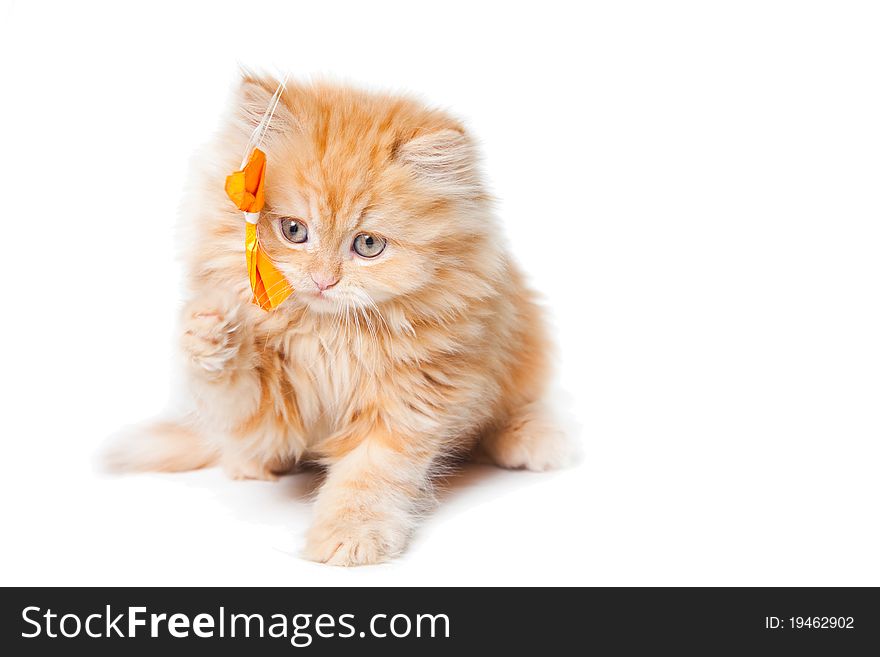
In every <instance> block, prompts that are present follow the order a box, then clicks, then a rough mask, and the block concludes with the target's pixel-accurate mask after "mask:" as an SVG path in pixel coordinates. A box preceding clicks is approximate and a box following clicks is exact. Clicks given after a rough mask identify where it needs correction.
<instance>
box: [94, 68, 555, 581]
mask: <svg viewBox="0 0 880 657" xmlns="http://www.w3.org/2000/svg"><path fill="white" fill-rule="evenodd" d="M276 85H277V82H276V81H275V80H271V79H264V78H257V77H250V76H246V77H245V79H244V80H243V81H242V83H241V86H240V89H239V91H238V92H237V94H236V98H235V101H234V103H233V107H234V109H233V111H232V113H231V115H230V116H229V118H228V121H227V122H226V124H225V127H224V128H223V130H222V131H221V133H220V134H219V135H218V137H217V139H216V140H215V141H214V142H213V143H212V144H211V145H210V148H209V149H208V151H207V152H206V153H204V154H202V156H201V157H199V158H198V161H199V167H200V168H199V170H198V171H197V172H196V176H195V186H194V188H193V190H192V192H191V196H190V198H189V199H188V201H187V204H186V206H185V208H186V210H185V213H184V222H185V225H184V228H185V234H186V237H187V239H186V244H187V250H186V253H185V259H186V263H187V272H188V278H187V284H188V288H189V298H190V301H189V302H188V303H187V305H186V307H185V308H184V311H183V316H182V330H181V336H182V348H183V352H184V354H185V359H184V360H185V369H186V380H187V382H188V386H189V389H190V390H191V392H192V398H193V411H192V413H191V414H189V415H188V416H186V417H185V418H183V419H181V420H180V421H178V422H173V423H172V422H167V421H166V422H163V423H161V424H156V425H153V426H151V427H147V428H146V429H145V430H144V431H142V432H141V433H140V435H136V436H129V437H128V438H127V439H126V440H123V441H119V442H117V443H116V444H115V445H114V447H113V448H112V449H111V450H110V452H109V455H108V459H109V462H110V464H111V465H112V466H113V467H115V468H116V469H122V470H144V469H156V470H166V471H173V470H186V469H191V468H197V467H202V466H205V465H210V464H220V465H222V467H223V468H224V469H225V470H226V472H227V473H228V474H229V475H230V476H232V477H235V478H256V479H274V478H275V476H276V474H277V473H281V472H285V471H288V470H289V469H290V468H291V467H292V466H293V465H294V464H296V463H298V462H304V461H310V462H316V463H319V464H321V465H323V466H325V467H326V468H327V475H326V478H325V480H324V483H323V484H322V486H321V488H320V490H319V492H318V495H317V500H316V505H315V521H314V524H313V526H312V528H311V530H310V531H309V533H308V537H307V542H306V556H307V557H308V558H310V559H314V560H316V561H322V562H328V563H332V564H340V565H357V564H367V563H375V562H381V561H384V560H386V559H388V558H391V557H393V556H395V555H397V554H399V553H400V552H401V550H402V549H403V548H404V547H405V544H406V542H407V539H408V537H409V535H410V533H411V531H412V529H413V524H414V518H415V516H416V510H417V509H418V508H419V506H420V504H421V502H422V501H423V500H424V498H425V495H426V494H427V492H428V490H429V487H430V481H431V476H432V474H434V473H435V472H436V471H437V469H438V467H439V466H442V465H443V464H444V463H448V462H449V459H450V457H453V456H456V455H464V454H477V453H479V454H480V455H481V456H482V457H483V458H488V459H490V460H492V461H494V462H495V463H497V464H498V465H501V466H504V467H510V468H529V469H538V470H543V469H546V468H551V467H554V466H558V465H561V464H562V463H563V462H564V461H565V460H566V459H567V458H568V456H569V452H568V448H567V446H566V443H565V441H564V439H563V437H562V436H561V434H560V433H559V432H558V431H556V429H555V428H554V427H553V424H552V422H551V421H550V420H549V418H548V417H547V414H546V411H545V408H544V406H543V401H542V400H543V398H544V395H545V386H546V384H547V378H548V344H547V338H546V335H545V328H544V324H543V322H542V319H541V316H540V312H539V310H538V308H537V307H536V305H535V303H534V300H533V295H532V293H531V292H530V291H529V290H528V289H527V288H526V286H525V285H524V283H523V279H522V276H521V275H520V273H519V271H518V270H517V268H516V267H515V266H514V264H513V263H512V262H511V260H510V258H509V256H508V254H507V253H506V251H505V249H504V246H503V241H502V239H501V237H500V232H499V229H498V226H497V223H496V219H495V217H494V216H493V212H492V208H491V202H490V198H489V196H488V195H487V193H486V190H485V188H484V185H483V182H482V179H481V175H480V171H479V166H478V161H477V155H476V153H475V148H474V143H473V141H472V139H471V137H470V136H469V135H468V133H467V132H466V131H465V130H464V128H463V127H462V125H461V124H460V123H459V122H457V121H456V120H455V119H453V118H451V117H449V116H448V115H447V114H445V113H443V112H440V111H436V110H431V109H428V108H426V107H424V106H422V105H421V104H419V103H417V102H415V101H413V100H411V99H408V98H402V97H395V96H388V95H380V94H371V93H366V92H362V91H357V90H353V89H350V88H346V87H340V86H334V85H330V84H314V85H288V88H287V90H286V92H285V93H284V95H283V96H282V102H281V106H280V107H279V109H278V111H277V113H276V115H275V118H274V120H273V123H272V126H271V130H270V132H269V134H268V135H267V137H266V141H265V142H264V144H263V149H264V150H265V151H266V153H267V156H268V162H269V165H268V177H267V182H266V203H267V204H266V208H265V210H264V213H263V216H262V218H261V220H260V224H259V234H260V239H261V242H262V244H263V246H264V248H265V250H266V252H267V253H268V254H269V256H270V257H271V258H272V259H273V261H274V262H275V263H276V265H277V266H278V268H279V269H280V270H281V271H282V272H283V273H284V274H285V275H286V276H287V278H288V279H289V280H290V282H291V283H292V285H293V287H294V288H295V292H294V294H293V295H292V297H291V298H289V299H288V300H287V301H286V302H285V303H284V304H283V305H282V306H281V307H280V308H278V309H277V310H276V311H274V312H264V311H262V310H260V309H259V308H258V307H256V306H255V305H253V304H252V303H251V302H250V297H251V293H250V289H249V286H248V279H247V273H246V271H245V267H244V228H245V226H244V221H243V219H242V216H241V213H240V212H238V211H237V210H236V209H235V208H234V207H233V206H232V204H231V203H230V202H229V200H228V199H227V198H226V196H225V194H224V191H223V181H224V177H225V175H226V174H227V173H228V172H230V171H233V170H234V169H236V168H237V167H238V165H239V162H240V158H241V156H242V151H243V149H244V147H245V144H246V142H247V140H248V137H249V135H250V133H251V131H252V130H253V127H254V126H255V125H256V123H257V122H258V121H259V119H260V117H261V114H262V112H263V110H264V109H265V107H266V105H267V103H268V100H269V98H270V96H271V95H272V93H273V91H274V90H275V87H276ZM285 217H292V218H297V219H299V220H301V221H302V222H303V223H304V224H305V225H306V226H307V227H308V231H309V239H308V241H307V242H306V243H304V244H293V243H291V242H289V241H287V240H286V239H285V238H284V237H283V235H282V233H281V230H280V228H279V225H280V220H281V219H282V218H285ZM360 233H370V234H373V235H377V236H381V237H383V238H385V239H386V240H387V247H386V248H385V251H383V252H382V253H381V254H380V255H379V256H378V257H376V258H372V259H366V258H362V257H359V256H358V255H357V254H356V253H354V252H353V250H352V241H353V239H354V238H355V236H356V235H358V234H360ZM315 280H322V281H332V280H337V281H338V282H337V283H336V284H335V285H333V286H332V287H330V288H328V289H326V290H324V291H323V292H320V290H319V289H318V287H317V285H316V283H315Z"/></svg>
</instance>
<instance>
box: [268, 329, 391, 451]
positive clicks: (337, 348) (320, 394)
mask: <svg viewBox="0 0 880 657" xmlns="http://www.w3.org/2000/svg"><path fill="white" fill-rule="evenodd" d="M387 341H388V338H387V336H386V335H381V334H379V333H378V332H371V331H370V330H369V329H368V328H366V327H358V326H355V325H353V322H352V323H349V324H345V323H343V324H338V325H335V326H334V325H327V324H322V323H313V324H306V325H304V326H299V327H295V329H294V330H291V331H288V332H287V334H285V335H284V336H283V337H282V339H281V340H280V341H279V347H280V349H279V351H278V358H279V361H278V364H279V366H280V373H279V374H280V376H281V377H282V378H283V383H284V384H286V385H285V386H282V388H287V390H288V393H289V394H290V396H291V400H289V401H288V403H290V402H292V405H293V408H292V409H291V411H292V413H293V414H294V418H293V419H294V420H295V421H296V423H298V424H299V425H300V426H299V429H300V430H301V432H302V437H301V438H302V440H303V443H304V445H303V447H304V448H305V449H306V450H308V449H311V448H313V447H315V446H317V445H319V444H320V443H321V442H322V441H323V440H325V439H326V438H328V437H329V436H331V435H333V434H334V433H335V432H338V431H341V430H343V429H344V428H345V426H346V425H347V424H348V423H349V422H350V421H351V419H352V418H353V417H356V416H357V414H358V413H359V412H360V411H361V409H362V408H363V407H364V406H365V405H367V404H370V403H371V400H373V399H374V398H375V394H376V391H377V390H379V389H380V388H381V386H382V382H383V380H384V379H385V377H386V376H387V375H388V372H389V370H390V368H391V367H392V363H391V361H390V356H389V354H388V351H387Z"/></svg>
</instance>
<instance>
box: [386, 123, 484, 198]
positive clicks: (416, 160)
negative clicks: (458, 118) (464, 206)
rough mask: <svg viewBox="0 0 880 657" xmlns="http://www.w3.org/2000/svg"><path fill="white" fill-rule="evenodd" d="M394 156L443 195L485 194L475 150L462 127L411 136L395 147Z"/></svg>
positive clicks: (465, 196)
mask: <svg viewBox="0 0 880 657" xmlns="http://www.w3.org/2000/svg"><path fill="white" fill-rule="evenodd" d="M395 157H396V159H397V160H398V161H399V162H401V163H402V164H404V165H405V166H407V167H408V168H409V169H410V170H411V171H412V172H413V175H414V176H416V177H417V178H419V179H421V180H422V181H424V182H426V183H429V184H430V185H432V186H434V187H436V189H437V191H438V193H440V194H442V195H445V196H457V197H461V198H473V197H476V196H481V195H482V194H483V191H482V185H481V183H480V172H479V167H478V163H477V154H476V149H475V148H474V144H473V142H472V141H471V139H470V138H469V137H468V136H467V135H466V134H465V133H464V132H463V131H461V130H454V129H445V130H438V131H436V132H429V133H427V134H423V135H420V136H418V137H415V138H413V139H410V140H409V141H407V142H405V143H403V144H400V145H399V146H398V147H397V148H396V149H395Z"/></svg>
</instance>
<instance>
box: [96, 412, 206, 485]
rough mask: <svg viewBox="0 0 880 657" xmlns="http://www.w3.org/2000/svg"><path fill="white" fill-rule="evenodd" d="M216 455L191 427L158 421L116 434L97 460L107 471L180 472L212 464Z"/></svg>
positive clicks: (202, 437) (203, 438)
mask: <svg viewBox="0 0 880 657" xmlns="http://www.w3.org/2000/svg"><path fill="white" fill-rule="evenodd" d="M219 455H220V453H219V450H218V448H217V446H216V445H213V444H211V442H210V441H209V440H206V439H205V437H204V436H202V435H201V434H200V433H198V432H197V431H196V430H195V429H194V428H192V427H190V426H187V425H186V424H181V423H177V422H171V421H161V422H154V423H151V424H146V425H140V426H136V427H132V428H130V429H127V430H124V431H122V432H120V433H119V434H118V435H116V436H114V437H113V438H112V439H111V440H110V442H109V444H108V445H107V447H106V448H105V449H104V450H103V452H102V454H101V457H100V461H101V466H102V468H103V469H104V470H105V471H107V472H115V473H120V472H146V471H155V472H181V471H184V470H198V469H199V468H205V467H208V466H211V465H214V464H215V463H217V460H218V458H219Z"/></svg>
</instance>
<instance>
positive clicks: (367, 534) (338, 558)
mask: <svg viewBox="0 0 880 657" xmlns="http://www.w3.org/2000/svg"><path fill="white" fill-rule="evenodd" d="M406 539H407V531H406V528H405V527H397V526H395V525H394V524H393V523H391V522H389V521H379V520H375V519H373V520H367V519H363V520H360V521H358V520H356V519H350V520H342V519H339V520H329V521H326V520H318V522H316V523H315V525H314V526H313V527H312V529H311V530H310V531H309V534H308V537H307V539H306V549H305V557H306V559H310V560H312V561H318V562H320V563H326V564H328V565H331V566H365V565H367V564H375V563H382V562H383V561H388V560H389V559H391V558H393V557H395V556H397V555H399V554H400V553H401V552H402V551H403V548H404V546H405V545H406Z"/></svg>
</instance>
